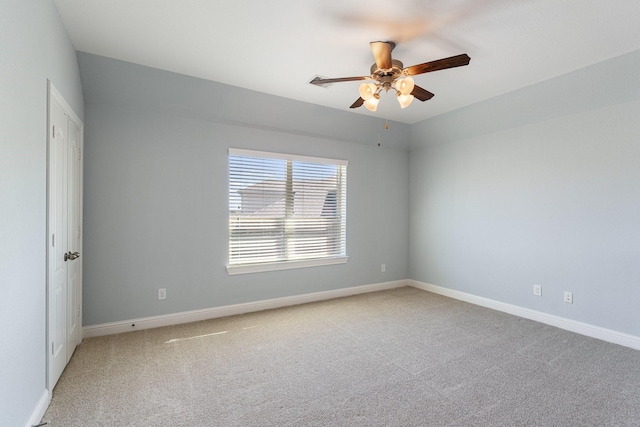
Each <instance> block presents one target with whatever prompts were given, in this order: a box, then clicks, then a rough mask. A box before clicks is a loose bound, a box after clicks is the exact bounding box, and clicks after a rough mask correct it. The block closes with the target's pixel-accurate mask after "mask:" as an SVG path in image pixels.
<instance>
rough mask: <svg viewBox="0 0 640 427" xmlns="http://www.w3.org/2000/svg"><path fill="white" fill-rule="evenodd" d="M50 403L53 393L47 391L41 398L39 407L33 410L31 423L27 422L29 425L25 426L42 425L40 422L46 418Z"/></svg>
mask: <svg viewBox="0 0 640 427" xmlns="http://www.w3.org/2000/svg"><path fill="white" fill-rule="evenodd" d="M49 403H51V393H49V390H45V391H44V392H43V393H42V397H40V400H39V401H38V405H37V406H36V407H35V409H34V410H33V413H32V414H31V417H30V418H29V421H27V424H25V427H32V426H34V425H37V424H40V420H41V419H42V417H43V416H44V413H45V412H47V408H48V407H49Z"/></svg>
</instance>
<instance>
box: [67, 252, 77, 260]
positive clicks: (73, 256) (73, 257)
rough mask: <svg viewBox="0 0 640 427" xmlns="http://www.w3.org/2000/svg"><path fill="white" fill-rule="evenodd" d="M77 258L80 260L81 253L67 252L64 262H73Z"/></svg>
mask: <svg viewBox="0 0 640 427" xmlns="http://www.w3.org/2000/svg"><path fill="white" fill-rule="evenodd" d="M76 258H80V252H73V253H71V251H69V252H67V253H66V254H64V260H65V261H67V260H70V261H73V260H74V259H76Z"/></svg>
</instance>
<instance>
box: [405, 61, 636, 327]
mask: <svg viewBox="0 0 640 427" xmlns="http://www.w3.org/2000/svg"><path fill="white" fill-rule="evenodd" d="M411 131H412V144H413V150H412V152H411V161H410V169H411V175H410V183H411V188H410V230H411V233H410V273H409V276H410V278H412V279H415V280H419V281H422V282H426V283H431V284H434V285H439V286H443V287H447V288H451V289H455V290H459V291H463V292H467V293H470V294H474V295H478V296H482V297H487V298H491V299H494V300H498V301H501V302H506V303H510V304H515V305H518V306H521V307H526V308H530V309H534V310H539V311H542V312H546V313H549V314H553V315H558V316H561V317H564V318H568V319H574V320H577V321H582V322H586V323H589V324H593V325H597V326H601V327H605V328H610V329H613V330H616V331H620V332H625V333H629V334H633V335H636V336H640V314H638V313H640V311H639V310H638V301H640V283H639V279H638V278H639V277H640V262H638V260H640V243H639V242H640V239H639V236H640V220H639V219H640V140H639V138H640V52H639V51H636V52H632V53H630V54H627V55H624V56H621V57H618V58H614V59H612V60H609V61H606V62H603V63H600V64H596V65H594V66H591V67H587V68H584V69H581V70H578V71H576V72H573V73H570V74H568V75H564V76H560V77H557V78H555V79H551V80H549V81H545V82H542V83H539V84H536V85H534V86H532V87H529V88H525V89H522V90H519V91H516V92H513V93H509V94H506V95H503V96H500V97H497V98H494V99H491V100H488V101H486V102H483V103H480V104H477V105H473V106H471V107H468V108H465V109H462V110H459V111H456V112H453V113H450V114H447V115H444V116H440V117H436V118H434V119H432V120H428V121H425V122H422V123H420V124H417V125H414V126H413V128H412V130H411ZM534 283H536V284H541V285H542V290H543V296H542V297H534V296H533V294H532V285H533V284H534ZM565 290H566V291H572V292H573V294H574V303H573V304H572V305H569V304H565V303H563V302H562V295H563V291H565Z"/></svg>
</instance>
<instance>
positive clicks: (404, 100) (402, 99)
mask: <svg viewBox="0 0 640 427" xmlns="http://www.w3.org/2000/svg"><path fill="white" fill-rule="evenodd" d="M398 102H399V103H400V107H401V108H407V107H408V106H409V104H411V103H412V102H413V95H403V94H401V93H400V92H398Z"/></svg>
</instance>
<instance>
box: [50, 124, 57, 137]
mask: <svg viewBox="0 0 640 427" xmlns="http://www.w3.org/2000/svg"><path fill="white" fill-rule="evenodd" d="M51 138H53V139H56V125H53V126H51Z"/></svg>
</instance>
